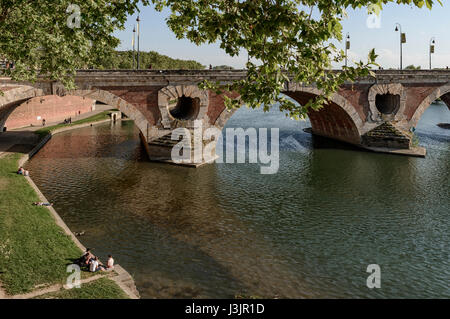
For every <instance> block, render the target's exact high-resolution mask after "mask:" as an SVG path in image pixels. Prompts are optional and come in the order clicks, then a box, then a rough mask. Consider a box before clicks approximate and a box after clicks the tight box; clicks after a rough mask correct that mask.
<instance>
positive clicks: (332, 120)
mask: <svg viewBox="0 0 450 319" xmlns="http://www.w3.org/2000/svg"><path fill="white" fill-rule="evenodd" d="M283 93H284V94H285V95H287V96H289V97H290V98H292V99H294V100H295V101H297V102H298V103H300V104H301V105H304V104H306V103H307V102H308V101H309V100H311V99H314V98H316V97H317V96H320V95H321V94H322V92H321V90H319V89H317V88H311V87H300V86H298V85H295V86H294V87H292V86H291V87H290V88H289V90H288V91H285V92H283ZM328 102H329V103H328V104H327V105H324V106H323V107H322V108H321V109H320V110H318V111H314V110H310V111H308V117H309V119H310V122H311V126H312V130H313V132H314V133H315V134H318V135H322V136H326V137H330V138H333V139H337V140H341V141H344V142H348V143H352V144H360V141H361V135H362V134H363V126H364V123H363V121H362V119H361V117H360V116H359V114H358V113H357V111H356V110H355V108H354V107H353V105H352V104H351V103H350V102H349V101H348V100H347V99H346V98H344V97H343V96H341V95H340V94H338V93H334V94H333V95H332V96H331V98H329V100H328Z"/></svg>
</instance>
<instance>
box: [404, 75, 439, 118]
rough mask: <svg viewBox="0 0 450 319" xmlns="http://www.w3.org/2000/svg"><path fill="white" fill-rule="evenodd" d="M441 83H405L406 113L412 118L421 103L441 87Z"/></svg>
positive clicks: (407, 116)
mask: <svg viewBox="0 0 450 319" xmlns="http://www.w3.org/2000/svg"><path fill="white" fill-rule="evenodd" d="M440 86H441V85H440V84H425V83H423V84H421V85H420V86H417V85H411V84H404V87H405V89H406V90H407V91H406V109H405V115H406V118H407V119H408V120H410V119H411V118H412V117H413V115H414V113H415V112H416V110H417V108H418V107H419V105H420V104H421V103H422V102H423V100H425V99H426V98H427V97H428V96H429V95H430V94H431V93H433V91H434V90H436V89H437V88H438V87H440Z"/></svg>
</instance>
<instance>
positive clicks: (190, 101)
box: [169, 94, 200, 121]
mask: <svg viewBox="0 0 450 319" xmlns="http://www.w3.org/2000/svg"><path fill="white" fill-rule="evenodd" d="M199 111H200V99H199V98H192V97H190V96H186V95H184V94H183V95H182V96H180V97H179V98H178V99H177V101H176V104H175V103H173V104H172V105H169V113H170V115H171V116H172V117H173V118H175V119H177V120H184V121H186V120H187V121H188V120H194V119H196V118H197V116H198V113H199Z"/></svg>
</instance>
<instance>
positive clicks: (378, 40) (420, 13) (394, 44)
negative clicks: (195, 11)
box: [115, 0, 450, 69]
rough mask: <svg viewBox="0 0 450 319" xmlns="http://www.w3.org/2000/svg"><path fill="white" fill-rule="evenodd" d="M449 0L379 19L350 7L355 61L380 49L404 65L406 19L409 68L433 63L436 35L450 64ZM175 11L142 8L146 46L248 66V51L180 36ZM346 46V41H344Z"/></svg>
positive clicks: (387, 60)
mask: <svg viewBox="0 0 450 319" xmlns="http://www.w3.org/2000/svg"><path fill="white" fill-rule="evenodd" d="M442 2H443V5H442V6H441V5H439V4H436V6H435V7H433V9H432V10H428V9H427V8H423V9H418V8H415V7H414V8H413V7H410V6H406V5H395V4H390V5H388V6H385V7H384V9H383V11H382V12H381V14H380V16H379V20H374V19H372V18H370V17H369V15H368V13H367V9H364V8H363V9H358V10H349V11H348V18H347V19H345V20H344V21H343V34H344V35H345V34H346V33H347V32H348V33H349V35H350V43H351V47H350V50H349V52H348V56H349V65H352V64H353V63H352V61H354V60H356V61H359V60H363V61H365V60H366V59H367V54H368V53H369V51H370V50H371V49H372V48H375V51H376V53H377V54H378V56H379V57H378V59H377V63H378V64H380V65H381V66H382V67H383V68H385V69H387V68H398V67H399V63H400V62H399V60H400V58H399V54H400V35H399V32H395V24H396V23H400V25H401V27H402V32H404V33H406V41H407V42H406V43H405V44H403V67H405V66H407V65H411V64H413V65H415V66H419V65H420V66H421V68H422V69H428V68H429V53H428V52H429V45H430V39H431V38H432V37H434V38H435V40H436V44H435V54H433V55H432V66H433V68H435V67H440V68H442V67H446V66H449V67H450V19H449V15H450V3H449V2H450V1H448V0H443V1H442ZM168 15H169V11H167V10H165V11H163V12H157V11H156V10H154V8H153V7H141V13H140V19H141V23H140V29H141V37H140V49H141V51H157V52H159V53H161V54H165V55H168V56H170V57H173V58H179V59H186V60H196V61H198V62H200V63H202V64H203V65H205V66H207V65H209V64H212V65H213V66H215V65H230V66H232V67H234V68H237V69H241V68H244V66H245V63H246V61H247V54H246V53H245V52H244V53H243V54H241V55H240V56H239V57H230V56H228V55H227V54H226V53H225V52H224V51H223V50H221V49H220V47H219V45H218V44H211V45H201V46H196V45H195V44H193V43H191V42H189V41H188V40H185V39H183V40H178V39H177V38H176V37H175V36H174V34H173V33H172V32H171V31H170V29H169V27H168V26H167V25H166V22H165V19H166V18H167V17H168ZM136 17H137V15H134V16H130V17H129V18H128V21H127V23H126V28H125V30H120V31H117V32H116V33H115V35H116V36H117V37H118V38H119V39H120V40H121V45H120V46H119V48H118V49H119V50H129V49H131V48H132V42H131V38H132V34H133V32H132V30H133V26H134V25H135V24H136ZM342 48H344V42H342Z"/></svg>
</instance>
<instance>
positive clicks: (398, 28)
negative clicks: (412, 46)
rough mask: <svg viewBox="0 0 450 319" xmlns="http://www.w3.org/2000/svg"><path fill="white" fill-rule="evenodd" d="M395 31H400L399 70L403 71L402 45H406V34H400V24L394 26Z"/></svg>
mask: <svg viewBox="0 0 450 319" xmlns="http://www.w3.org/2000/svg"><path fill="white" fill-rule="evenodd" d="M395 31H396V32H397V31H400V70H402V69H403V61H402V60H403V43H406V34H405V33H403V32H402V26H401V25H400V23H396V24H395Z"/></svg>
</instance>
